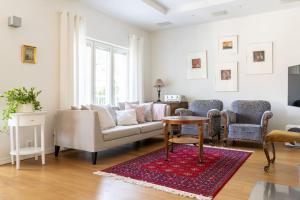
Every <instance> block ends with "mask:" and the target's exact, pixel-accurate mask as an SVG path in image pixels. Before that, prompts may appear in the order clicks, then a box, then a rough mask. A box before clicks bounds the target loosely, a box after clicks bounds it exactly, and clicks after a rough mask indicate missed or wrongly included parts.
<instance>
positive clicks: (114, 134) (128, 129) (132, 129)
mask: <svg viewBox="0 0 300 200" xmlns="http://www.w3.org/2000/svg"><path fill="white" fill-rule="evenodd" d="M102 134H103V139H104V140H105V141H109V140H115V139H119V138H123V137H128V136H132V135H137V134H140V129H139V128H138V127H136V126H116V127H114V128H110V129H107V130H104V131H102Z"/></svg>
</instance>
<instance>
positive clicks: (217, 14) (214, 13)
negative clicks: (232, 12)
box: [211, 10, 228, 17]
mask: <svg viewBox="0 0 300 200" xmlns="http://www.w3.org/2000/svg"><path fill="white" fill-rule="evenodd" d="M227 14H228V11H227V10H221V11H217V12H213V13H211V15H212V16H215V17H219V16H224V15H227Z"/></svg>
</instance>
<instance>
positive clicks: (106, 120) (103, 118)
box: [90, 105, 116, 130]
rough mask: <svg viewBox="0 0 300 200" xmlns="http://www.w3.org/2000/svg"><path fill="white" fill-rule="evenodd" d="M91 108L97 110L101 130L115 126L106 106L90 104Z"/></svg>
mask: <svg viewBox="0 0 300 200" xmlns="http://www.w3.org/2000/svg"><path fill="white" fill-rule="evenodd" d="M90 108H91V110H95V111H97V112H98V116H99V121H100V126H101V128H102V130H106V129H109V128H113V127H115V126H116V122H115V120H114V118H113V116H112V115H111V113H110V112H109V109H108V107H107V106H101V105H90Z"/></svg>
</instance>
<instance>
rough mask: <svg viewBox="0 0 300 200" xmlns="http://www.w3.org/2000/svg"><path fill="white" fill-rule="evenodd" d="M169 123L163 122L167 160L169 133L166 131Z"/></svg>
mask: <svg viewBox="0 0 300 200" xmlns="http://www.w3.org/2000/svg"><path fill="white" fill-rule="evenodd" d="M168 127H169V124H167V123H165V126H164V135H165V150H166V158H165V160H168V157H169V133H168Z"/></svg>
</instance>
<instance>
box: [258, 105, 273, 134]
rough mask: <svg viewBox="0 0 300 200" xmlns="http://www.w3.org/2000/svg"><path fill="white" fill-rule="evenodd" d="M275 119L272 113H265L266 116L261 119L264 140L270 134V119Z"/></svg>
mask: <svg viewBox="0 0 300 200" xmlns="http://www.w3.org/2000/svg"><path fill="white" fill-rule="evenodd" d="M272 117H273V113H272V111H265V112H264V114H263V115H262V117H261V122H260V125H261V127H262V138H263V140H264V138H265V136H266V135H267V133H268V124H269V119H271V118H272Z"/></svg>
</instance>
